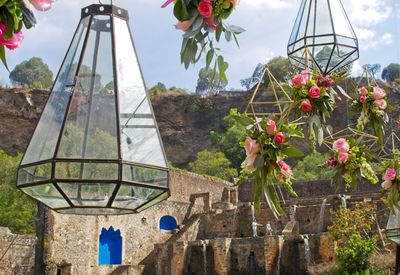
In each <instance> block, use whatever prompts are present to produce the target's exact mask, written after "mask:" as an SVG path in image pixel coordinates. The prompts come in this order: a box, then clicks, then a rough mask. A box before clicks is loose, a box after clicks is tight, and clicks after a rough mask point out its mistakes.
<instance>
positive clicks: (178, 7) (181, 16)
mask: <svg viewBox="0 0 400 275" xmlns="http://www.w3.org/2000/svg"><path fill="white" fill-rule="evenodd" d="M174 16H175V17H176V19H178V20H179V21H181V22H182V21H185V20H188V19H190V15H189V12H188V10H187V8H186V4H185V3H184V1H183V0H178V1H176V2H175V5H174Z"/></svg>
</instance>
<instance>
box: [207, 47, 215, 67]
mask: <svg viewBox="0 0 400 275" xmlns="http://www.w3.org/2000/svg"><path fill="white" fill-rule="evenodd" d="M213 58H214V50H213V49H210V50H209V51H208V52H207V56H206V68H207V69H208V68H209V67H210V64H211V62H212V60H213Z"/></svg>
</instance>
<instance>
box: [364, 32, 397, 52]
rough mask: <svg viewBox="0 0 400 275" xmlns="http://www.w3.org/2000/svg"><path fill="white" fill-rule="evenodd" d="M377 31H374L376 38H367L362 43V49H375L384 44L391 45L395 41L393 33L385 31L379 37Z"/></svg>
mask: <svg viewBox="0 0 400 275" xmlns="http://www.w3.org/2000/svg"><path fill="white" fill-rule="evenodd" d="M375 37H376V33H373V38H374V39H366V40H363V41H362V43H360V48H361V49H362V50H368V49H374V48H376V47H378V46H382V45H390V44H392V43H393V35H392V34H390V33H384V34H382V35H381V36H379V37H376V38H375Z"/></svg>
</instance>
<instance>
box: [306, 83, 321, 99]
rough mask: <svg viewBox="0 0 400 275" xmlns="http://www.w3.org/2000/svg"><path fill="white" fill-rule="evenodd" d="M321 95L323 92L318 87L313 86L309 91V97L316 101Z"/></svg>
mask: <svg viewBox="0 0 400 275" xmlns="http://www.w3.org/2000/svg"><path fill="white" fill-rule="evenodd" d="M320 94H321V90H320V89H319V87H318V86H311V87H310V89H309V90H308V95H309V96H310V97H311V98H314V99H315V98H319V96H320Z"/></svg>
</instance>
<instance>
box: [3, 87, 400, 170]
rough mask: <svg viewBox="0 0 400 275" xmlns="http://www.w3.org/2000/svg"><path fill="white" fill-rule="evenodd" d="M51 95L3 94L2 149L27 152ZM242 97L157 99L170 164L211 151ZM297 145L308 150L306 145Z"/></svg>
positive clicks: (343, 115)
mask: <svg viewBox="0 0 400 275" xmlns="http://www.w3.org/2000/svg"><path fill="white" fill-rule="evenodd" d="M393 90H394V91H393V92H392V93H391V94H390V97H391V103H392V105H394V107H395V110H394V111H393V113H392V117H394V118H398V117H399V108H398V106H399V103H400V96H399V93H398V91H396V89H393ZM48 94H49V92H48V91H42V90H23V89H11V90H0V121H1V122H0V149H2V150H5V151H6V152H7V153H9V154H12V155H15V154H17V153H20V152H21V153H23V152H24V151H25V148H26V146H27V145H28V142H29V140H30V137H31V135H32V133H33V130H34V128H35V125H36V123H37V120H38V118H39V116H40V113H41V111H42V109H43V106H44V104H45V101H46V99H47V97H48ZM239 95H240V96H231V97H226V96H213V97H207V98H201V97H199V96H195V95H174V94H172V95H168V94H165V95H159V96H157V97H155V98H154V99H153V100H152V102H153V107H154V111H155V114H156V118H157V122H158V125H159V128H160V132H161V136H162V139H163V142H164V146H165V151H166V153H167V158H168V160H169V161H171V162H172V164H174V165H175V166H178V167H185V166H186V165H187V164H188V163H189V162H190V161H193V160H194V159H195V157H196V154H197V152H199V151H201V150H204V149H210V147H211V139H210V135H209V133H210V131H221V130H222V129H223V127H224V125H223V118H224V116H226V115H227V114H228V113H229V110H230V109H231V108H238V109H239V111H243V110H244V109H245V107H246V105H247V102H248V100H249V96H250V94H246V93H240V94H239ZM338 105H339V106H338V108H337V109H336V110H335V112H334V113H333V114H332V121H331V124H332V125H333V126H334V128H335V129H342V128H343V127H346V123H347V120H348V118H347V116H348V115H347V113H348V111H347V108H346V104H345V103H344V102H342V103H339V104H338ZM297 145H298V146H300V147H303V148H302V149H303V150H306V149H307V143H306V142H303V141H301V143H300V144H297Z"/></svg>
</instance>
